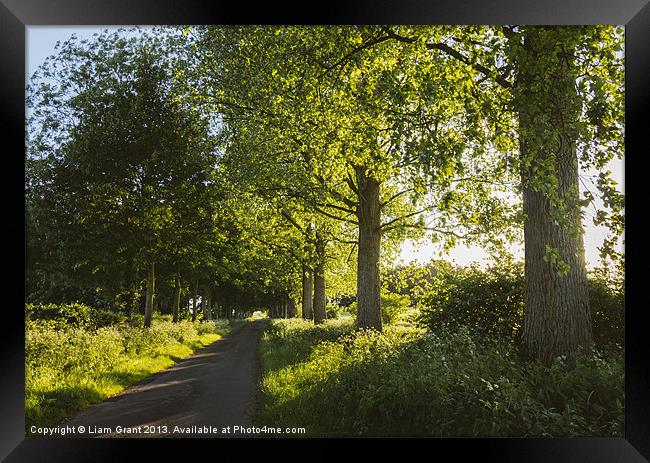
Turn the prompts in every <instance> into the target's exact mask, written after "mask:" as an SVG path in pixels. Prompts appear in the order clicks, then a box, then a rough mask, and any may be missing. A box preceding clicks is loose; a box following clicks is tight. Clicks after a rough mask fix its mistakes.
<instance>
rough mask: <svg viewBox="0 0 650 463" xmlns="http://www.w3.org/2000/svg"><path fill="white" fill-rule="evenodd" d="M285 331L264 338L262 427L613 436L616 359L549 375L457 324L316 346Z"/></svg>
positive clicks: (278, 327) (618, 389) (580, 363)
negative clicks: (452, 327)
mask: <svg viewBox="0 0 650 463" xmlns="http://www.w3.org/2000/svg"><path fill="white" fill-rule="evenodd" d="M293 328H294V327H292V326H290V325H287V324H284V323H281V322H274V326H272V327H271V329H270V330H269V331H268V332H267V333H266V334H265V340H264V342H263V344H262V347H261V349H262V358H263V362H262V380H261V393H262V401H261V410H260V415H259V417H258V419H257V422H258V424H259V425H265V424H266V425H270V426H273V425H281V426H288V427H292V426H302V427H305V428H306V430H307V435H308V436H524V437H525V436H620V435H622V425H623V382H624V375H623V358H622V356H621V355H620V354H619V355H613V356H611V357H609V358H608V359H607V360H605V359H603V358H600V357H598V356H593V357H579V358H578V359H576V364H575V366H569V365H565V364H564V363H563V362H562V361H559V360H558V361H556V362H555V363H554V364H553V365H552V366H551V367H550V368H546V367H544V366H543V365H541V364H539V363H537V362H522V361H520V360H518V356H517V350H516V348H515V346H514V344H513V343H512V342H506V341H504V340H499V341H497V340H495V339H494V338H492V337H485V336H479V335H478V334H476V333H472V332H470V331H469V330H468V329H466V328H464V327H459V328H458V329H456V330H448V329H441V330H440V331H439V332H438V333H430V332H425V331H424V330H422V329H416V328H404V327H400V326H388V327H387V328H386V329H385V332H384V333H383V334H380V333H378V332H376V331H374V330H368V331H362V332H354V333H352V332H348V333H347V334H346V333H343V334H341V333H340V332H338V331H337V330H336V329H334V330H333V333H332V334H333V335H334V334H336V337H333V339H326V338H327V337H328V336H326V335H323V333H322V332H321V333H319V336H320V337H321V340H320V341H318V342H312V341H313V335H314V333H313V332H310V330H308V329H303V328H302V327H296V328H298V329H293ZM323 329H327V326H324V327H323ZM303 338H304V339H303ZM306 345H311V346H312V347H311V349H310V350H309V351H308V352H305V351H303V352H302V353H301V354H300V355H296V356H295V358H294V360H293V361H291V360H290V359H291V353H292V352H294V353H295V349H294V347H295V346H301V347H302V348H303V349H304V348H305V346H306ZM278 356H282V357H283V359H284V361H281V362H278V361H277V359H278Z"/></svg>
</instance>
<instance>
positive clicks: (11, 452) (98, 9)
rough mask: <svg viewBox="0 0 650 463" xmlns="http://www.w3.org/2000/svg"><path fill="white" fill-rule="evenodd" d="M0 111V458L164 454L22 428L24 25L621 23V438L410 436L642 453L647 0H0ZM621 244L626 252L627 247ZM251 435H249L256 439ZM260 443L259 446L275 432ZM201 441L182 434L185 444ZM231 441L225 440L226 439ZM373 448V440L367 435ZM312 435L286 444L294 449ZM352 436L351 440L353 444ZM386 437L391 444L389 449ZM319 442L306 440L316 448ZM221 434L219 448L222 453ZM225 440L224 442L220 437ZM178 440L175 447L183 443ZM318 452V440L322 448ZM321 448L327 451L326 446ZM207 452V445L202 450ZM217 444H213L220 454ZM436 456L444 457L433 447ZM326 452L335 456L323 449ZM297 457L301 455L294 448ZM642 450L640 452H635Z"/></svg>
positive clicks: (509, 455)
mask: <svg viewBox="0 0 650 463" xmlns="http://www.w3.org/2000/svg"><path fill="white" fill-rule="evenodd" d="M0 2H2V3H1V4H0V97H1V99H0V101H1V105H0V114H1V115H2V125H0V127H2V131H3V134H2V138H1V139H0V140H2V145H0V146H3V147H4V148H5V150H3V151H4V156H3V158H2V161H3V163H2V172H3V178H2V182H0V189H1V191H2V196H0V197H2V198H3V199H4V207H3V214H2V217H3V218H4V221H3V223H2V226H1V227H0V236H1V240H0V243H2V244H3V247H2V249H3V250H4V253H3V254H4V255H5V256H6V255H9V256H10V258H9V259H7V258H5V259H4V266H3V267H4V270H5V272H4V274H5V276H4V277H3V278H2V279H0V281H1V282H2V283H3V284H2V285H1V286H0V287H3V288H4V289H5V291H4V294H5V297H3V301H4V302H5V306H4V307H3V310H2V312H1V313H2V319H1V321H0V342H1V343H2V347H3V349H2V355H1V356H0V403H1V405H0V459H5V458H6V461H12V462H13V461H16V462H31V461H66V462H71V461H88V460H93V461H94V460H100V461H101V460H102V459H107V460H112V461H129V460H130V459H131V458H133V459H135V458H136V454H135V453H134V447H136V446H137V447H142V448H141V449H138V450H144V451H145V452H152V451H156V452H161V453H167V452H172V451H173V450H174V449H175V448H177V447H178V443H179V441H178V440H176V439H154V440H146V439H145V440H139V441H137V442H136V441H134V440H132V439H122V440H109V439H74V438H61V439H47V438H38V437H28V438H27V437H25V435H24V434H25V432H24V312H23V311H22V310H21V309H19V307H22V305H23V304H24V293H23V294H21V293H20V289H19V288H24V283H21V282H20V281H19V278H20V273H21V272H19V271H18V269H19V268H21V265H22V266H23V269H24V252H21V249H24V247H23V246H24V238H25V237H24V182H23V180H24V172H25V167H24V148H25V147H24V141H25V137H24V129H25V124H24V121H25V98H24V96H25V28H26V27H27V26H36V25H61V26H63V25H133V24H139V25H150V24H229V23H248V24H335V23H344V24H618V25H625V26H626V156H625V194H626V216H627V219H626V221H627V225H626V234H625V239H626V250H627V252H626V286H627V288H626V313H625V317H626V334H625V340H626V361H625V368H626V385H625V410H626V416H625V437H624V438H554V439H516V438H512V439H487V438H481V439H434V440H429V439H418V440H416V441H412V443H413V444H417V445H418V446H421V450H422V451H423V452H424V453H423V456H425V457H426V456H432V457H433V456H438V455H444V454H445V453H446V454H448V455H454V459H460V460H462V459H463V458H464V457H467V456H469V455H474V456H477V457H478V458H480V459H481V460H485V461H499V462H504V461H526V462H547V461H548V462H551V461H552V462H564V461H566V462H572V463H573V462H641V461H647V460H646V459H645V458H650V401H649V400H648V393H649V392H650V360H648V359H650V357H649V356H648V344H649V343H648V339H649V338H650V337H648V336H647V335H646V333H645V332H646V331H647V327H646V325H645V323H643V321H644V312H645V309H646V307H645V304H644V303H643V298H642V297H640V296H641V295H642V291H641V289H642V287H641V285H642V284H643V279H644V278H643V276H644V270H645V268H644V260H643V259H644V257H645V253H643V249H644V246H643V243H644V242H643V238H644V236H643V230H644V227H643V224H642V222H641V220H642V218H643V212H644V211H643V209H642V207H643V206H642V203H643V198H644V196H643V191H642V190H641V188H642V186H643V179H642V178H641V176H642V175H643V171H644V169H643V165H642V162H643V158H644V154H645V152H644V150H647V148H646V147H647V142H646V137H644V135H645V134H644V129H645V130H647V129H646V125H647V124H646V120H647V119H646V117H647V115H646V111H647V109H648V107H647V106H648V105H647V103H648V96H649V92H648V81H650V5H648V1H647V0H617V1H615V2H614V1H610V0H546V1H543V2H539V3H538V2H534V1H528V2H522V1H517V0H482V1H481V0H462V1H461V0H446V1H426V0H402V1H386V0H383V1H375V2H373V1H369V0H366V1H354V2H352V1H348V2H326V3H322V4H316V5H312V6H311V9H309V8H308V5H307V4H305V5H303V6H302V7H301V8H298V7H297V6H293V7H291V6H287V7H282V5H279V4H278V3H275V2H269V3H266V4H262V3H260V4H255V6H253V4H246V3H243V2H241V3H239V4H236V3H226V2H221V1H212V2H211V1H200V0H176V1H174V0H158V1H156V0H140V1H137V2H136V1H133V0H132V1H129V0H103V1H93V0H85V1H84V0H50V1H47V0H38V1H36V0H31V1H28V0H22V1H21V0H0ZM630 249H632V250H633V252H630V251H629V250H630ZM255 440H256V441H258V442H256V443H259V439H255ZM262 440H263V441H264V446H265V448H264V449H265V451H267V452H271V451H273V450H274V449H277V448H278V447H277V444H282V443H283V442H284V443H286V440H282V439H275V440H273V441H272V442H271V441H267V440H265V439H262ZM210 442H213V441H211V440H207V441H206V440H204V441H203V442H201V443H198V442H196V441H192V442H190V441H189V440H188V441H185V442H184V444H191V446H192V448H193V449H194V451H198V447H197V446H199V445H200V446H201V447H204V448H208V447H207V446H206V445H205V444H206V443H207V444H208V445H212V448H213V449H214V445H213V444H210ZM230 442H232V441H230ZM372 442H373V443H372V444H371V445H372V446H373V447H376V448H378V449H381V447H383V445H384V444H377V441H376V440H372ZM310 443H311V444H313V440H301V441H300V442H293V443H292V452H291V453H294V454H297V455H300V454H301V453H302V452H303V450H302V449H303V448H304V447H305V445H309V444H310ZM364 443H366V444H367V442H366V440H364V441H361V445H357V443H356V442H355V444H354V447H359V448H363V447H365V445H363V444H364ZM394 443H395V441H392V442H391V444H389V445H391V446H393V445H394ZM321 444H324V443H322V442H321V443H317V446H318V447H321ZM223 445H226V444H221V441H220V443H219V446H218V447H219V448H220V449H222V448H223ZM227 445H231V444H227ZM183 447H185V445H184V446H183ZM322 447H323V448H325V446H324V445H323V446H322ZM328 448H329V447H328ZM213 451H214V450H213ZM221 451H222V450H219V451H218V453H220V452H221ZM443 452H444V453H443ZM327 453H328V454H329V455H330V456H331V457H336V456H335V454H333V453H330V452H327ZM305 456H307V455H305ZM644 457H645V458H644Z"/></svg>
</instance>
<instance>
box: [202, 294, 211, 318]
mask: <svg viewBox="0 0 650 463" xmlns="http://www.w3.org/2000/svg"><path fill="white" fill-rule="evenodd" d="M211 292H212V291H211V290H210V288H209V287H208V288H207V289H206V291H205V309H204V310H205V312H204V316H203V318H205V319H206V320H212V297H211V296H212V295H211V294H210V293H211Z"/></svg>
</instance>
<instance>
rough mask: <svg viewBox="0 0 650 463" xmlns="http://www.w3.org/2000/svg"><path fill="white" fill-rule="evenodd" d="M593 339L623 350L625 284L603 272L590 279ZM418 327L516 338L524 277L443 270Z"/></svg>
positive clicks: (508, 269)
mask: <svg viewBox="0 0 650 463" xmlns="http://www.w3.org/2000/svg"><path fill="white" fill-rule="evenodd" d="M588 289H589V305H590V309H591V319H592V330H593V339H594V342H595V344H596V346H597V348H599V349H606V350H611V349H616V348H618V347H622V346H623V345H624V313H625V309H624V301H625V292H624V288H623V283H622V280H618V279H616V278H613V277H611V275H608V274H605V273H604V272H602V271H594V272H592V273H591V274H590V276H589V279H588ZM417 306H418V309H419V315H418V317H417V318H416V320H415V321H416V323H417V324H418V325H420V326H422V327H426V328H428V329H430V330H432V331H436V330H439V329H440V328H441V327H448V328H452V329H455V328H458V327H460V326H467V327H469V328H470V330H471V331H473V332H475V333H477V334H480V335H486V334H490V335H494V336H497V337H506V338H510V339H517V338H518V336H519V335H520V331H521V327H522V325H523V319H524V275H523V268H522V266H521V265H515V266H508V265H500V266H496V267H493V268H489V269H487V270H481V269H479V268H476V267H469V268H464V269H451V268H449V269H446V270H441V271H439V272H438V273H437V274H436V276H435V278H434V279H433V282H432V283H431V285H430V290H429V291H428V292H427V293H426V294H425V295H423V296H422V297H420V298H419V299H418V301H417Z"/></svg>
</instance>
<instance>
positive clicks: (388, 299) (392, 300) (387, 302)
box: [345, 290, 411, 324]
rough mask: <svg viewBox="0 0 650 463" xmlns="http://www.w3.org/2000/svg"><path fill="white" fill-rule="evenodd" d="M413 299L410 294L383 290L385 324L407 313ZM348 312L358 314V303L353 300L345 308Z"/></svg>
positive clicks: (382, 303)
mask: <svg viewBox="0 0 650 463" xmlns="http://www.w3.org/2000/svg"><path fill="white" fill-rule="evenodd" d="M410 303H411V300H410V298H409V297H408V296H406V295H402V294H397V293H393V292H390V291H384V290H382V291H381V319H382V322H383V323H384V324H386V323H395V322H397V321H398V320H400V318H401V317H402V315H404V314H405V313H406V311H407V310H408V308H409V306H410ZM345 311H346V312H349V313H351V314H353V315H354V316H356V314H357V303H356V302H353V303H352V304H350V305H349V306H348V307H346V308H345Z"/></svg>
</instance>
